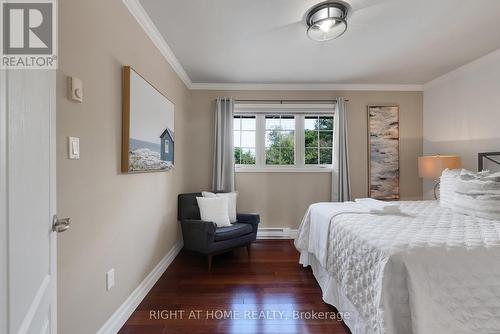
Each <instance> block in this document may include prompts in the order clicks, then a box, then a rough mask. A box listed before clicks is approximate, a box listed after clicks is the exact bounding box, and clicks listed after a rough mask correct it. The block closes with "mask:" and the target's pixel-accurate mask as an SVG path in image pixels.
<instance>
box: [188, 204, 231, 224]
mask: <svg viewBox="0 0 500 334" xmlns="http://www.w3.org/2000/svg"><path fill="white" fill-rule="evenodd" d="M196 201H197V202H198V207H199V208H200V216H201V220H203V221H207V222H213V223H215V224H217V227H224V226H231V221H230V220H229V215H228V205H227V202H228V200H227V198H225V197H212V198H209V197H196Z"/></svg>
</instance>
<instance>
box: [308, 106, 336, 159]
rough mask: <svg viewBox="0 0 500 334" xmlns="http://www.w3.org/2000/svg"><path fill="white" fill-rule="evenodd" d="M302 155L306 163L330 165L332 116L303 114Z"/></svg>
mask: <svg viewBox="0 0 500 334" xmlns="http://www.w3.org/2000/svg"><path fill="white" fill-rule="evenodd" d="M304 147H305V151H304V155H305V159H304V160H305V164H306V165H331V164H332V150H333V116H305V120H304Z"/></svg>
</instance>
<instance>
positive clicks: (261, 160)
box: [234, 103, 335, 173]
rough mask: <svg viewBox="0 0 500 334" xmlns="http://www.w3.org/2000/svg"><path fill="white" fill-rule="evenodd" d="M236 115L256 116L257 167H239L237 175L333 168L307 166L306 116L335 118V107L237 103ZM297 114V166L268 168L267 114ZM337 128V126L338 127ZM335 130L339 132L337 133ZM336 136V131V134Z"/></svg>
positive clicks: (240, 165)
mask: <svg viewBox="0 0 500 334" xmlns="http://www.w3.org/2000/svg"><path fill="white" fill-rule="evenodd" d="M234 110H235V111H234V116H255V121H256V131H255V132H256V133H255V135H256V137H255V165H242V164H235V171H236V172H250V173H252V172H319V173H321V172H331V171H332V169H333V164H330V165H320V164H317V165H312V164H309V165H306V164H305V142H304V141H305V135H304V131H305V116H333V117H334V114H335V105H334V104H317V103H314V104H235V107H234ZM278 114H280V115H293V116H294V117H295V130H294V140H295V147H294V153H295V154H294V158H295V164H294V165H266V143H265V141H266V115H267V116H269V115H278ZM334 127H335V126H334ZM333 131H335V129H334V130H333ZM334 136H335V132H334Z"/></svg>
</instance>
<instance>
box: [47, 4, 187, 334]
mask: <svg viewBox="0 0 500 334" xmlns="http://www.w3.org/2000/svg"><path fill="white" fill-rule="evenodd" d="M59 4H60V5H59V20H60V21H59V24H60V29H59V38H60V44H59V54H60V63H59V64H60V66H59V71H58V88H57V89H58V91H57V93H58V97H57V184H58V185H57V192H58V202H57V207H58V214H59V215H60V216H61V217H65V216H68V217H71V222H72V225H71V228H70V229H69V230H68V231H67V232H64V233H63V234H60V235H59V236H58V248H59V249H58V275H59V277H58V299H59V300H58V302H59V305H58V311H59V312H58V322H59V324H58V325H59V333H61V334H88V333H95V332H96V331H97V330H98V329H99V328H100V327H101V326H102V325H103V324H104V322H105V321H106V320H107V319H108V318H109V317H110V316H111V314H112V313H113V312H114V311H115V310H116V309H117V308H118V307H119V306H120V304H121V303H122V302H123V301H124V300H125V299H126V298H127V297H128V296H129V295H130V293H131V292H132V291H133V290H134V289H135V288H136V287H137V286H138V284H139V283H140V282H141V281H142V280H143V279H144V278H145V276H146V275H147V274H148V273H149V272H150V271H151V270H152V269H153V267H154V266H155V265H156V264H158V262H159V261H160V259H161V258H162V257H163V256H164V255H165V254H166V253H167V252H168V250H170V249H171V248H172V246H173V245H174V243H175V241H176V240H177V239H178V237H179V228H178V224H177V220H176V203H177V198H176V197H177V194H178V193H179V192H181V191H182V190H183V187H184V186H183V177H184V169H185V155H184V152H186V147H185V141H184V138H183V137H182V134H183V131H180V129H182V128H183V126H184V122H185V116H186V109H187V102H188V98H189V95H190V92H189V91H188V90H187V89H186V88H185V86H184V84H183V83H182V82H181V81H180V80H179V79H178V77H177V75H176V74H175V73H174V72H173V70H172V69H171V67H170V66H169V65H168V63H167V62H166V60H165V59H164V58H163V56H162V55H161V54H160V52H159V51H158V50H157V49H156V47H155V46H154V45H153V44H152V42H151V41H150V40H149V38H148V37H147V36H146V34H145V33H144V32H143V30H142V29H141V28H140V26H139V25H138V24H137V22H136V21H135V19H134V18H133V17H132V16H131V15H130V14H129V12H128V10H127V9H126V7H125V6H124V5H123V3H122V1H120V0H106V1H101V0H85V1H81V0H64V1H59ZM125 64H127V65H132V66H133V67H134V68H135V69H136V70H137V71H138V72H139V73H140V74H142V75H143V76H145V77H146V78H147V79H148V80H150V81H151V82H152V83H153V84H154V85H155V86H156V87H158V88H159V89H160V90H161V91H162V92H163V93H165V94H166V95H167V96H168V97H169V98H170V99H171V100H172V102H173V103H175V129H176V134H177V136H176V156H175V169H174V170H173V171H170V172H161V173H147V174H135V175H123V174H121V173H120V147H121V140H120V138H121V137H120V136H121V67H122V65H125ZM68 75H72V76H76V77H79V78H80V79H82V80H83V85H84V101H83V103H81V104H79V103H74V102H71V101H69V100H68V99H67V98H66V76H68ZM68 136H76V137H80V145H81V158H80V160H68V159H67V137H68ZM110 268H114V269H115V278H116V285H115V287H114V288H113V289H112V290H110V291H106V285H105V273H106V271H107V270H109V269H110Z"/></svg>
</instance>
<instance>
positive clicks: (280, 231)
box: [257, 227, 297, 239]
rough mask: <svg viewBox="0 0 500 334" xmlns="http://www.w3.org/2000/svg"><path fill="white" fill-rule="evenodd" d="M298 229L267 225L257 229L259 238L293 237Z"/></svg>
mask: <svg viewBox="0 0 500 334" xmlns="http://www.w3.org/2000/svg"><path fill="white" fill-rule="evenodd" d="M296 234H297V230H292V229H291V228H289V227H267V228H266V227H265V228H259V229H258V230H257V238H258V239H293V238H295V235H296Z"/></svg>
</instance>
